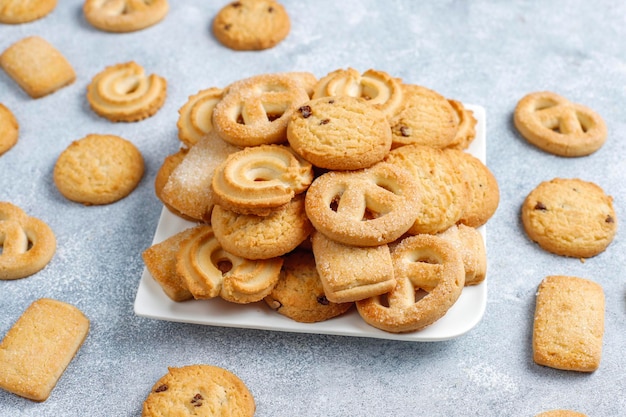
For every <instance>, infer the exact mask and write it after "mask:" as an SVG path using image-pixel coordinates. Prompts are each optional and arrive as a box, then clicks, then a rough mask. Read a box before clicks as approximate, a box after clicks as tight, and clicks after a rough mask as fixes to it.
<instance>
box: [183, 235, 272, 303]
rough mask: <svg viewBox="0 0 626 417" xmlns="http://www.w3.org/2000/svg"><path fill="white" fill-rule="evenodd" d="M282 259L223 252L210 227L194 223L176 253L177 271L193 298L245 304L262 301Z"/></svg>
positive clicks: (269, 290)
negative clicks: (242, 256) (217, 298)
mask: <svg viewBox="0 0 626 417" xmlns="http://www.w3.org/2000/svg"><path fill="white" fill-rule="evenodd" d="M282 265H283V260H282V258H272V259H265V260H257V261H251V260H248V259H244V258H241V257H239V256H236V255H233V254H231V253H228V252H226V251H225V250H224V249H223V248H222V246H221V245H220V244H219V242H218V241H217V239H216V238H215V235H214V233H213V229H212V228H211V226H207V225H202V226H197V227H196V229H195V230H194V231H193V232H191V233H190V236H189V237H188V238H187V239H185V240H184V241H182V242H181V244H180V249H179V251H178V253H177V255H176V273H177V274H178V275H179V276H180V277H181V278H182V279H183V281H184V282H186V283H187V288H188V289H189V291H190V292H191V294H192V295H193V296H194V298H196V299H208V298H214V297H217V296H220V297H221V298H223V299H224V300H226V301H230V302H233V303H239V304H245V303H253V302H256V301H260V300H262V299H263V298H264V297H265V296H266V295H268V294H269V293H270V292H271V291H272V289H273V288H274V286H275V285H276V283H277V282H278V278H279V275H280V269H281V267H282Z"/></svg>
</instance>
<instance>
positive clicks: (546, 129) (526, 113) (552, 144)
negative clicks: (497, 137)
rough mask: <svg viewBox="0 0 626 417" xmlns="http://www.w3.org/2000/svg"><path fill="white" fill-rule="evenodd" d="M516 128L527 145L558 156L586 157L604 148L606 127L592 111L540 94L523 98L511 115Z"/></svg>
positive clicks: (552, 96) (549, 93)
mask: <svg viewBox="0 0 626 417" xmlns="http://www.w3.org/2000/svg"><path fill="white" fill-rule="evenodd" d="M513 121H514V123H515V127H516V128H517V130H518V131H519V132H520V134H521V135H522V136H523V137H524V138H525V139H526V140H527V141H528V142H530V143H532V144H533V145H535V146H537V147H538V148H540V149H543V150H544V151H546V152H549V153H552V154H554V155H559V156H570V157H576V156H585V155H589V154H591V153H593V152H595V151H597V150H598V149H600V147H601V146H602V145H603V144H604V142H605V141H606V137H607V128H606V124H605V123H604V120H603V119H602V117H601V116H600V115H599V114H598V113H596V112H595V111H593V110H592V109H590V108H588V107H585V106H583V105H581V104H577V103H572V102H571V101H569V100H567V99H566V98H564V97H562V96H560V95H558V94H555V93H552V92H549V91H540V92H536V93H530V94H528V95H526V96H525V97H523V98H522V99H521V100H520V101H519V102H518V103H517V106H516V107H515V112H514V113H513Z"/></svg>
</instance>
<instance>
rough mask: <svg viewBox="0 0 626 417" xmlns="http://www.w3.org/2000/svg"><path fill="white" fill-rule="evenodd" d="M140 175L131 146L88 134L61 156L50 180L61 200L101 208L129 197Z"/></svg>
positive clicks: (139, 161)
mask: <svg viewBox="0 0 626 417" xmlns="http://www.w3.org/2000/svg"><path fill="white" fill-rule="evenodd" d="M143 173H144V161H143V157H142V155H141V153H140V152H139V149H137V147H136V146H135V145H133V144H132V142H129V141H128V140H126V139H123V138H121V137H119V136H114V135H95V134H92V135H87V136H85V137H84V138H82V139H79V140H76V141H74V142H72V143H71V144H70V145H69V146H68V147H67V148H66V149H65V150H64V151H63V152H61V154H60V155H59V158H58V159H57V161H56V164H55V165H54V172H53V177H54V184H55V185H56V187H57V189H58V190H59V192H60V193H61V194H62V195H63V196H64V197H65V198H67V199H69V200H72V201H75V202H77V203H82V204H84V205H101V204H110V203H114V202H116V201H118V200H121V199H122V198H124V197H126V196H127V195H129V194H130V193H131V192H132V191H133V190H134V189H135V188H136V187H137V185H138V184H139V181H140V180H141V178H142V177H143Z"/></svg>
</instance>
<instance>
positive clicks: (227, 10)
mask: <svg viewBox="0 0 626 417" xmlns="http://www.w3.org/2000/svg"><path fill="white" fill-rule="evenodd" d="M290 29H291V21H290V19H289V15H288V14H287V11H286V10H285V8H284V7H283V6H282V5H281V4H280V3H278V2H276V1H274V0H239V1H233V2H231V3H229V4H227V5H226V6H224V7H223V8H222V9H221V10H220V11H219V12H218V13H217V15H216V16H215V18H214V19H213V34H214V35H215V37H216V38H217V40H218V41H219V42H220V43H221V44H222V45H224V46H226V47H228V48H230V49H234V50H238V51H256V50H263V49H268V48H273V47H274V46H276V45H277V44H278V43H280V42H281V41H282V40H283V39H285V38H286V37H287V35H288V34H289V30H290Z"/></svg>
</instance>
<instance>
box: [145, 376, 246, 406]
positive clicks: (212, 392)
mask: <svg viewBox="0 0 626 417" xmlns="http://www.w3.org/2000/svg"><path fill="white" fill-rule="evenodd" d="M255 410H256V404H255V402H254V397H253V396H252V393H251V392H250V390H249V389H248V387H247V386H246V385H245V383H244V382H243V381H242V380H241V379H240V378H239V377H238V376H237V375H235V374H233V373H232V372H230V371H228V370H226V369H223V368H220V367H217V366H211V365H188V366H183V367H181V368H174V367H170V368H168V373H167V374H165V375H164V376H163V377H162V378H161V379H159V380H158V381H157V382H156V383H155V384H154V386H153V387H152V390H151V391H150V394H148V397H147V398H146V400H145V401H144V403H143V409H142V412H141V416H142V417H167V416H174V415H175V416H178V417H184V416H201V415H202V416H233V417H235V416H236V417H252V416H253V415H254V412H255Z"/></svg>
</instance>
